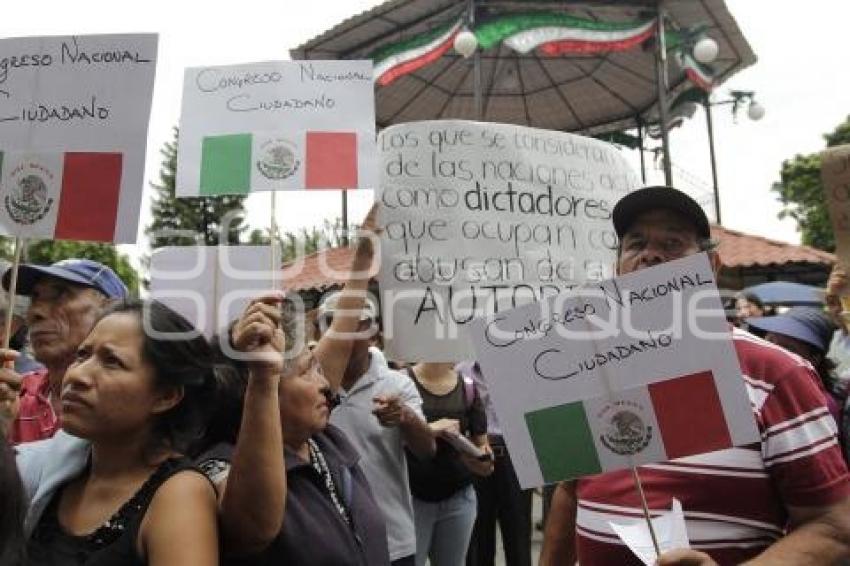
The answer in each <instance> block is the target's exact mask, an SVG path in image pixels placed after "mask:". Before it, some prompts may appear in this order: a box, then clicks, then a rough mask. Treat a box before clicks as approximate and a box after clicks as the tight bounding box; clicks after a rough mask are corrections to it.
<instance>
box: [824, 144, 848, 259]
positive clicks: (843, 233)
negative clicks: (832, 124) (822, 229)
mask: <svg viewBox="0 0 850 566" xmlns="http://www.w3.org/2000/svg"><path fill="white" fill-rule="evenodd" d="M821 179H822V181H823V189H824V199H825V200H826V206H827V210H829V218H830V220H831V221H832V232H833V234H834V235H835V251H836V253H837V255H838V258H839V260H840V261H841V263H843V264H844V265H850V145H842V146H838V147H831V148H829V149H827V150H825V151H824V152H823V154H822V157H821Z"/></svg>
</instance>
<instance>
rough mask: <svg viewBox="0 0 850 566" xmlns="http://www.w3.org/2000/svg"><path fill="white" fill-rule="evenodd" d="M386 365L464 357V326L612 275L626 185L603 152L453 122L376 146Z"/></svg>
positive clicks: (568, 139)
mask: <svg viewBox="0 0 850 566" xmlns="http://www.w3.org/2000/svg"><path fill="white" fill-rule="evenodd" d="M378 143H379V149H380V152H381V184H380V191H379V195H378V199H379V200H380V201H381V203H382V211H381V214H382V218H381V223H382V225H383V226H384V227H385V230H384V232H383V235H382V240H381V250H382V251H381V260H382V263H381V265H382V270H381V274H380V278H379V281H380V285H381V292H382V308H383V317H384V338H385V344H386V347H387V353H388V356H389V357H390V358H392V359H398V360H406V361H420V360H429V361H452V360H461V359H469V358H470V357H471V354H472V349H471V345H470V343H469V341H468V337H467V330H466V325H467V323H469V322H470V321H471V320H472V319H473V318H474V317H476V316H480V315H483V314H490V313H494V312H499V311H503V310H505V309H510V308H513V307H515V306H517V305H520V304H525V303H528V302H531V301H536V300H540V299H541V298H544V297H547V296H552V295H555V294H557V293H558V292H560V291H562V290H563V289H569V288H571V287H573V286H575V285H577V284H579V283H582V282H584V281H585V280H587V279H596V280H602V279H604V278H606V277H610V276H611V275H612V273H611V268H612V265H613V262H614V250H616V247H617V236H616V234H615V232H614V229H613V226H612V224H611V210H612V209H613V206H614V203H615V202H616V201H617V200H619V199H620V197H622V196H623V195H624V194H626V193H627V192H628V191H629V190H631V189H633V188H635V187H637V185H638V179H637V177H636V176H635V174H634V172H633V171H632V170H631V168H630V167H629V165H628V164H627V163H626V161H625V159H624V158H623V156H622V155H620V152H619V151H618V150H617V149H616V148H615V147H614V146H612V145H610V144H607V143H604V142H601V141H598V140H595V139H590V138H584V137H580V136H575V135H571V134H564V133H558V132H550V131H546V130H538V129H533V128H525V127H521V126H512V125H505V124H489V123H478V122H467V121H456V120H451V121H449V120H442V121H434V122H416V123H411V124H400V125H397V126H393V127H390V128H387V129H386V130H384V131H382V132H381V135H380V136H379V141H378Z"/></svg>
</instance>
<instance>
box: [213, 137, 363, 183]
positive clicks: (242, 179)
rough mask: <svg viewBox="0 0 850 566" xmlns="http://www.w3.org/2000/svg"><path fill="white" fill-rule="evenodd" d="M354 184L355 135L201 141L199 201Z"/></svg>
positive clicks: (356, 170) (355, 177)
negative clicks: (255, 193) (206, 198)
mask: <svg viewBox="0 0 850 566" xmlns="http://www.w3.org/2000/svg"><path fill="white" fill-rule="evenodd" d="M357 183H358V165H357V133H356V132H311V131H307V132H298V133H294V132H288V133H286V132H282V133H280V134H276V133H264V132H258V133H243V134H224V135H211V136H204V138H203V140H202V141H201V178H200V185H199V189H200V191H199V194H200V195H201V196H213V195H221V194H240V193H241V194H246V193H249V192H251V191H252V190H257V191H264V190H265V191H274V190H285V189H334V188H347V187H356V186H357Z"/></svg>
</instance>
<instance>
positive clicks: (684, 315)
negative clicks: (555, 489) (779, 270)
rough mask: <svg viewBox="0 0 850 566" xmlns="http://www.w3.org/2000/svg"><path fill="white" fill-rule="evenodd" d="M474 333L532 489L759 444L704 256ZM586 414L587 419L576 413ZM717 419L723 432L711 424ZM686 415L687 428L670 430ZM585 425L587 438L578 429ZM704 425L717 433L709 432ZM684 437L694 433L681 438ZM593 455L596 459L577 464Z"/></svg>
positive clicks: (499, 317) (492, 320)
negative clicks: (711, 419)
mask: <svg viewBox="0 0 850 566" xmlns="http://www.w3.org/2000/svg"><path fill="white" fill-rule="evenodd" d="M471 326H472V329H471V337H472V340H473V342H474V344H475V349H476V358H475V359H477V360H478V361H479V363H480V364H481V369H482V372H483V374H484V376H485V378H486V380H487V385H488V389H489V391H490V394H491V396H492V399H493V402H494V405H495V409H496V413H497V415H498V417H499V423H500V424H501V426H502V431H503V434H504V436H505V439H506V441H507V444H508V448H509V449H510V451H511V458H512V459H513V461H514V464H515V466H517V475H518V477H519V479H520V483H521V484H522V485H523V486H525V487H530V486H536V485H540V484H541V483H544V480H545V481H546V482H551V481H557V480H559V479H565V478H567V477H580V476H581V475H588V474H590V473H599V472H601V471H606V470H613V469H620V468H624V467H628V466H631V465H633V464H646V463H652V462H658V461H664V460H668V459H673V458H677V457H681V456H682V455H691V454H697V453H701V452H711V451H714V450H717V449H722V448H728V447H731V446H738V445H741V444H744V443H747V442H752V441H755V440H756V439H757V438H758V435H757V432H756V428H755V423H754V421H753V414H752V410H751V408H750V404H749V398H748V396H747V392H746V390H745V388H744V382H743V380H742V378H741V369H740V366H739V364H738V358H737V355H736V353H735V349H734V346H733V345H732V342H731V336H730V330H729V326H728V324H727V322H726V318H725V315H724V312H723V308H722V305H721V303H720V297H719V295H718V292H717V287H716V284H715V279H714V274H713V273H712V270H711V266H710V264H709V262H708V259H707V257H706V255H705V254H698V255H695V256H691V257H688V258H685V259H681V260H677V261H674V262H669V263H665V264H663V265H660V266H657V267H653V268H649V269H644V270H641V271H637V272H635V273H630V274H628V275H624V276H622V277H618V278H616V279H611V280H607V281H603V282H600V283H589V284H587V285H586V286H583V287H581V288H579V289H575V290H573V291H572V292H569V293H564V294H562V295H559V296H557V297H553V298H549V299H546V300H545V301H542V302H540V303H537V304H533V305H526V306H523V307H520V308H517V309H515V310H512V311H508V312H503V313H500V314H496V315H492V316H490V317H487V318H481V319H478V320H476V321H475V322H474V323H473V325H471ZM677 384H683V386H682V388H681V389H677V387H678V385H677ZM659 392H660V393H659ZM665 392H666V393H668V394H667V395H665ZM670 392H674V393H675V394H674V395H670V394H669V393H670ZM689 395H692V396H693V395H695V396H696V397H695V398H689V397H688V396H689ZM665 397H666V398H665ZM712 399H714V402H713V404H711V401H712ZM579 406H580V408H581V410H580V411H579V409H578V408H577V407H579ZM670 409H672V410H670ZM711 410H713V411H714V412H713V413H711ZM576 411H578V412H580V413H581V415H580V416H581V419H571V418H570V413H571V412H572V415H573V416H575V414H576ZM671 414H672V416H670V415H671ZM693 414H700V415H701V419H702V420H700V421H699V422H697V421H694V420H693V419H692V418H691V416H692V415H693ZM708 414H714V415H716V416H717V419H716V420H717V423H719V425H722V426H719V425H718V426H716V427H714V428H712V426H713V425H712V423H711V422H709V419H708V417H707V416H706V415H708ZM683 417H684V419H685V421H686V423H687V426H679V427H672V429H671V427H665V423H667V424H669V423H670V422H674V423H678V422H681V420H682V418H683ZM665 418H666V419H667V420H666V421H665ZM677 419H678V421H677ZM579 421H580V422H581V423H582V424H584V425H585V426H586V427H587V431H588V434H586V435H582V434H580V431H579V429H580V427H575V426H573V425H575V424H577V422H579ZM703 422H707V423H708V424H709V425H712V426H707V429H706V430H705V431H703V430H701V429H699V427H700V426H702V425H701V424H700V423H703ZM541 423H542V424H544V425H548V426H540V425H541ZM535 425H537V426H535ZM562 425H563V426H562ZM665 428H666V429H667V430H665ZM721 429H722V430H721ZM681 431H685V433H686V434H687V438H684V439H683V438H681V435H679V437H677V436H676V434H677V433H679V432H681ZM718 431H719V432H720V433H723V435H725V436H724V437H722V438H721V437H717V436H716V435H718V434H719V432H718ZM713 435H715V436H713ZM588 445H590V446H588ZM594 445H595V446H594ZM583 453H584V454H589V455H590V457H589V458H587V461H588V462H589V463H588V464H587V465H586V466H585V467H583V468H582V467H576V466H575V465H576V462H578V461H580V460H581V457H580V456H581V454H583ZM547 464H548V468H549V469H548V471H547ZM559 473H560V474H561V475H560V476H558V474H559Z"/></svg>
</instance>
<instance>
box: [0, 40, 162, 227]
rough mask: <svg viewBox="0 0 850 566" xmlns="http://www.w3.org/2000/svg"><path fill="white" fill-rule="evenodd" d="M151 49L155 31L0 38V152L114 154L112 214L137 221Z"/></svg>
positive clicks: (153, 54) (150, 90)
mask: <svg viewBox="0 0 850 566" xmlns="http://www.w3.org/2000/svg"><path fill="white" fill-rule="evenodd" d="M156 54H157V36H156V35H155V34H132V35H82V36H57V37H24V38H13V39H0V151H17V152H36V153H43V152H59V153H62V152H114V153H119V154H121V155H122V163H123V168H122V174H121V199H120V202H119V203H118V211H117V216H118V217H119V218H135V219H138V216H139V209H140V208H141V197H142V187H143V185H144V182H143V175H144V163H145V148H146V145H147V130H148V119H149V116H150V108H151V97H152V94H153V81H154V75H155V71H156ZM125 189H126V190H125ZM137 223H138V221H137V220H135V221H133V222H123V223H119V229H118V230H117V231H116V234H115V237H114V240H113V241H116V242H127V243H135V241H136V228H137Z"/></svg>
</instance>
